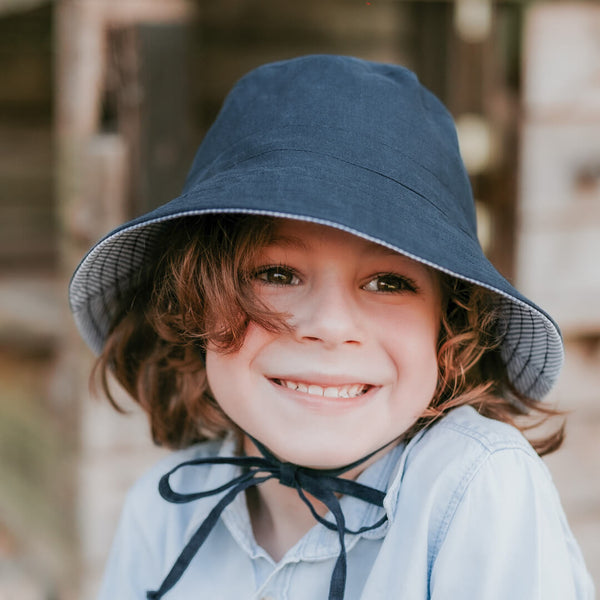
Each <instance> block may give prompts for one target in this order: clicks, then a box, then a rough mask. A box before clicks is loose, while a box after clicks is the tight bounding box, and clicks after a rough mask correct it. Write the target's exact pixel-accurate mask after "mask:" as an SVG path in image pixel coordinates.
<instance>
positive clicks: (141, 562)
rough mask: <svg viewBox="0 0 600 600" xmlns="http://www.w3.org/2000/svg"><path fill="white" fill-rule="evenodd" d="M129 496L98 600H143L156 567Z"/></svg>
mask: <svg viewBox="0 0 600 600" xmlns="http://www.w3.org/2000/svg"><path fill="white" fill-rule="evenodd" d="M136 504H137V502H136V501H135V499H134V494H133V492H132V491H130V492H129V494H128V496H127V498H126V501H125V504H124V506H123V510H122V512H121V518H120V520H119V524H118V527H117V531H116V534H115V537H114V539H113V543H112V548H111V551H110V555H109V558H108V562H107V564H106V568H105V571H104V578H103V580H102V585H101V588H100V594H99V596H98V600H115V598H127V599H128V600H138V599H139V600H146V591H147V590H150V589H154V588H153V587H152V584H153V582H155V581H156V577H157V573H160V567H159V565H158V564H157V557H156V552H154V551H153V550H152V544H151V543H150V540H149V539H148V538H147V533H146V532H145V530H144V527H143V525H142V523H141V522H140V518H139V515H140V511H139V510H138V509H137V508H136Z"/></svg>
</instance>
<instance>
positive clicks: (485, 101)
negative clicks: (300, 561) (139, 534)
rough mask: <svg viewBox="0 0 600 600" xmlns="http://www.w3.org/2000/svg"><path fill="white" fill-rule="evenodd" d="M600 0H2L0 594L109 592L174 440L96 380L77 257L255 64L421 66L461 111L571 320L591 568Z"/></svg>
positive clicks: (483, 220) (513, 262)
mask: <svg viewBox="0 0 600 600" xmlns="http://www.w3.org/2000/svg"><path fill="white" fill-rule="evenodd" d="M599 30H600V7H599V5H598V4H597V3H596V2H594V1H583V2H571V1H568V2H561V1H551V2H550V1H547V2H546V1H542V0H538V1H536V2H533V1H532V2H529V1H527V0H494V1H492V0H443V1H442V0H440V1H436V0H371V2H365V1H354V0H352V1H349V0H331V1H330V2H327V3H323V2H317V1H316V0H305V1H304V2H302V3H300V2H281V1H277V0H219V2H207V1H206V0H195V1H194V0H169V1H168V2H165V1H164V0H54V1H53V2H52V1H50V0H46V1H44V0H0V599H1V600H4V599H6V600H14V599H16V598H18V599H19V600H30V599H31V600H33V599H35V600H38V599H39V600H72V599H73V600H74V599H76V598H78V599H79V598H81V599H84V600H85V599H88V598H92V597H93V596H94V592H95V590H96V586H97V583H98V578H99V577H100V575H101V572H102V568H103V564H104V561H105V558H106V552H107V548H108V545H109V543H110V540H111V537H112V533H113V530H114V525H115V520H116V518H117V516H118V512H119V508H120V505H121V502H122V498H123V494H124V491H125V490H126V489H127V487H128V486H129V485H130V483H131V482H132V481H133V479H135V478H136V477H137V476H138V475H139V474H140V473H141V472H142V471H143V470H144V469H145V468H146V466H147V465H149V464H150V463H151V462H152V461H153V460H155V458H156V457H157V456H158V455H160V453H161V451H160V450H158V449H154V448H152V446H151V444H150V441H149V436H148V432H147V429H146V425H145V422H144V420H143V418H140V415H139V414H137V413H136V411H135V410H132V413H131V415H129V416H127V417H121V416H119V415H116V414H114V413H113V412H112V411H111V410H110V409H109V407H107V406H106V405H105V404H104V403H102V402H100V401H97V400H94V399H92V398H90V396H89V393H88V390H87V376H88V372H89V368H90V365H91V363H92V360H93V357H92V356H91V353H90V352H89V351H88V350H87V348H85V347H84V346H83V344H82V342H81V341H80V340H79V337H78V335H77V333H76V332H75V331H74V326H73V324H72V321H71V318H70V316H69V313H68V307H67V303H66V286H67V283H68V277H69V276H70V274H71V272H72V270H73V269H74V267H75V266H76V264H77V262H78V261H79V260H80V259H81V257H82V256H83V254H84V253H85V251H86V250H87V249H88V247H89V246H90V245H91V244H92V243H93V242H94V241H95V240H97V239H98V238H99V237H101V236H102V235H103V234H104V233H106V232H107V231H108V230H109V229H110V228H111V227H113V226H114V225H116V224H118V223H119V222H121V221H122V220H124V219H126V218H128V217H131V216H134V215H136V214H139V213H140V212H143V211H146V210H147V209H149V208H151V207H153V206H156V205H158V204H161V203H163V202H165V201H166V200H168V199H170V198H172V197H175V196H176V195H177V194H178V192H179V190H180V188H181V185H182V182H183V179H184V177H185V173H186V170H187V168H188V166H189V164H190V161H191V157H192V155H193V152H194V150H195V147H196V146H197V144H198V143H199V141H200V140H201V139H202V136H203V134H204V132H205V131H206V129H207V127H208V125H209V124H210V122H211V121H212V119H213V118H214V116H215V115H216V112H217V110H218V108H219V106H220V103H221V101H222V99H223V96H224V94H225V93H226V92H227V91H228V89H229V88H230V87H231V85H232V84H233V82H234V81H235V80H236V79H238V78H239V77H240V76H241V75H243V74H244V73H245V72H246V71H248V70H249V69H251V68H253V67H254V66H257V65H259V64H261V63H264V62H268V61H272V60H279V59H283V58H289V57H292V56H297V55H300V54H307V53H321V52H323V53H337V54H352V55H356V56H360V57H363V58H367V59H373V60H380V61H389V62H396V63H400V64H405V65H406V66H408V67H410V68H412V69H414V70H415V71H416V72H417V74H418V75H419V77H420V78H421V80H422V81H423V82H424V83H425V84H426V85H427V86H428V87H430V88H431V89H432V90H433V91H434V92H435V93H436V94H437V95H438V96H440V97H441V98H442V100H444V101H445V103H446V104H447V105H448V106H449V108H450V109H451V111H452V113H453V115H454V116H455V118H456V121H457V124H458V127H459V134H460V139H461V147H462V150H463V154H464V156H465V160H466V163H467V166H468V168H469V171H470V174H471V177H472V183H473V187H474V191H475V196H476V198H477V201H478V209H479V217H480V237H481V238H482V242H483V243H484V247H485V248H486V251H487V252H488V254H489V256H490V257H491V259H492V260H493V261H494V262H495V264H496V265H497V266H498V267H499V268H500V270H501V271H502V272H503V273H504V274H505V275H506V276H507V277H509V278H511V279H513V280H515V281H516V283H517V284H518V285H519V286H520V287H521V288H522V289H523V291H525V293H527V294H529V295H530V296H531V297H532V299H534V300H536V301H538V302H539V303H540V304H541V305H542V306H544V307H545V308H547V309H548V310H549V312H550V313H552V314H553V315H554V316H555V317H556V318H557V320H558V322H559V324H561V325H562V327H563V332H564V334H565V340H566V344H567V364H566V367H565V371H564V373H563V375H562V378H561V380H560V383H559V385H558V387H557V389H556V391H555V393H554V394H553V398H552V400H554V401H556V402H558V404H559V405H560V406H561V407H562V408H565V409H573V411H574V412H573V415H572V416H571V417H570V420H569V427H568V439H567V443H566V445H565V448H564V450H562V451H561V452H559V453H558V454H557V455H555V456H551V457H550V458H549V459H548V464H549V466H550V467H551V469H552V472H553V474H554V477H555V480H556V482H557V485H558V487H559V490H560V492H561V495H562V498H563V501H564V504H565V507H566V510H567V513H568V516H569V519H570V522H571V524H572V526H573V529H574V531H575V533H576V536H577V537H578V539H579V541H580V543H581V545H582V548H583V550H584V553H585V555H586V558H587V562H588V566H589V568H590V570H591V571H592V573H593V575H594V576H595V578H596V580H598V578H600V484H599V483H598V482H599V481H600V478H599V477H598V472H600V469H599V467H600V441H599V440H600V391H599V390H600V368H599V367H600V308H599V307H600V268H599V267H598V264H597V263H598V258H597V257H598V256H599V255H600V77H599V75H600V46H599V45H598V31H599Z"/></svg>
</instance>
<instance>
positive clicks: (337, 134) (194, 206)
mask: <svg viewBox="0 0 600 600" xmlns="http://www.w3.org/2000/svg"><path fill="white" fill-rule="evenodd" d="M209 213H213V214H214V213H248V214H258V215H272V216H275V217H286V218H291V219H300V220H303V221H310V222H315V223H320V224H323V225H329V226H331V227H336V228H338V229H342V230H344V231H347V232H350V233H352V234H355V235H357V236H360V237H362V238H365V239H367V240H371V241H373V242H376V243H378V244H381V245H383V246H386V247H388V248H392V249H393V250H396V251H398V252H400V253H402V254H405V255H407V256H409V257H410V258H413V259H415V260H418V261H420V262H422V263H424V264H427V265H429V266H431V267H434V268H436V269H438V270H440V271H443V272H445V273H448V274H450V275H453V276H455V277H458V278H460V279H463V280H466V281H470V282H472V283H475V284H478V285H480V286H483V287H485V288H488V289H490V290H493V291H494V292H496V293H497V294H498V301H499V304H500V308H501V327H502V332H503V341H502V345H501V349H500V350H501V356H502V359H503V361H504V362H505V364H506V366H507V372H508V375H509V378H510V380H511V382H512V384H513V385H514V386H515V388H516V389H517V390H518V391H520V392H522V393H524V394H526V395H528V396H530V397H532V398H534V399H538V400H539V399H542V397H543V396H544V395H545V394H546V393H547V392H548V391H549V390H550V388H551V387H552V385H553V384H554V382H555V380H556V378H557V376H558V372H559V370H560V367H561V365H562V361H563V345H562V339H561V335H560V331H559V329H558V327H557V325H556V324H555V323H554V321H553V320H552V319H551V318H550V317H549V316H548V315H547V314H546V313H545V312H544V311H543V310H542V309H540V308H539V307H537V306H536V305H535V304H534V303H532V302H531V301H530V300H528V299H527V298H525V297H524V296H523V295H521V294H520V293H519V292H518V291H517V290H516V289H515V288H514V287H513V286H512V285H511V284H510V283H509V282H508V281H507V280H506V279H505V278H504V277H502V276H501V275H500V273H498V271H497V270H496V269H495V268H494V267H493V265H492V264H491V263H490V262H489V261H488V259H487V258H486V257H485V255H484V253H483V251H482V249H481V246H480V244H479V241H478V239H477V231H476V220H475V209H474V202H473V196H472V192H471V187H470V183H469V179H468V176H467V173H466V172H465V168H464V166H463V163H462V160H461V157H460V153H459V149H458V143H457V138H456V131H455V127H454V123H453V120H452V117H451V116H450V114H449V113H448V111H447V110H446V108H445V107H444V106H443V105H442V104H441V102H440V101H439V100H438V99H437V98H436V97H435V96H433V94H431V93H430V92H429V91H428V90H427V89H425V88H424V87H423V86H422V85H421V84H420V83H419V81H418V79H417V78H416V76H415V75H414V74H413V73H412V72H411V71H409V70H407V69H405V68H403V67H400V66H397V65H389V64H380V63H374V62H368V61H364V60H360V59H356V58H351V57H344V56H328V55H323V56H305V57H300V58H296V59H292V60H288V61H282V62H278V63H272V64H267V65H264V66H262V67H259V68H258V69H255V70H254V71H251V72H250V73H249V74H247V75H246V76H245V77H243V78H242V79H241V80H240V81H239V82H238V83H237V84H236V85H235V87H234V88H233V90H232V91H231V92H230V94H229V95H228V97H227V98H226V100H225V103H224V105H223V107H222V109H221V112H220V113H219V116H218V117H217V119H216V121H215V123H214V124H213V126H212V127H211V129H210V130H209V132H208V133H207V135H206V137H205V139H204V141H203V142H202V145H201V146H200V148H199V150H198V153H197V155H196V158H195V159H194V162H193V164H192V168H191V170H190V172H189V175H188V178H187V181H186V184H185V187H184V190H183V193H182V194H181V195H180V196H179V197H177V198H175V199H174V200H172V201H171V202H169V203H167V204H165V205H163V206H161V207H159V208H157V209H156V210H154V211H152V212H149V213H147V214H145V215H142V216H140V217H138V218H136V219H134V220H132V221H130V222H128V223H126V224H124V225H122V226H120V227H118V228H117V229H115V230H114V231H112V232H111V233H109V234H108V235H107V236H106V237H105V238H104V239H102V240H101V241H99V242H98V243H97V244H96V245H95V246H94V247H93V248H92V249H91V250H90V251H89V253H88V254H87V255H86V256H85V258H84V259H83V260H82V262H81V264H80V265H79V267H78V268H77V270H76V271H75V273H74V275H73V278H72V280H71V283H70V304H71V309H72V311H73V314H74V317H75V321H76V323H77V326H78V327H79V330H80V332H81V334H82V336H83V338H84V340H85V341H86V342H87V343H88V344H89V346H90V347H91V348H92V349H93V350H94V351H95V352H96V353H99V352H101V350H102V347H103V345H104V341H105V339H106V336H107V335H108V333H109V328H110V325H111V322H112V320H113V318H114V317H115V313H116V310H117V299H118V298H119V297H121V295H122V293H123V292H124V291H125V290H127V289H128V287H129V286H130V284H131V281H132V280H133V279H134V274H137V273H138V272H139V271H140V270H141V269H143V267H144V265H145V262H146V261H147V259H148V256H149V255H150V254H151V252H152V248H153V244H154V242H155V240H156V239H157V238H159V237H160V236H161V231H162V229H163V227H164V224H165V223H166V222H167V221H171V220H173V219H179V218H185V217H186V216H197V215H202V214H209Z"/></svg>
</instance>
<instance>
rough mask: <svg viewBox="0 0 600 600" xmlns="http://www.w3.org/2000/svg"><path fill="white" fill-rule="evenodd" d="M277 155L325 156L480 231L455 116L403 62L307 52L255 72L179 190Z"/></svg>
mask: <svg viewBox="0 0 600 600" xmlns="http://www.w3.org/2000/svg"><path fill="white" fill-rule="evenodd" d="M280 151H287V152H293V151H297V152H311V153H323V154H326V155H327V156H328V158H332V157H333V158H337V159H339V160H341V161H346V162H348V163H351V164H353V165H355V166H358V167H360V168H363V169H368V170H370V171H374V172H377V173H379V174H381V175H382V176H384V177H389V178H391V179H394V180H396V181H398V182H401V183H403V184H404V185H406V186H407V187H410V188H411V189H413V190H414V191H416V192H417V193H418V194H421V195H422V196H423V197H424V201H427V202H430V203H433V204H435V206H436V207H437V208H438V209H439V210H440V211H441V212H442V213H444V215H446V217H447V218H448V219H449V221H451V223H452V224H453V225H454V226H455V227H458V228H460V229H462V230H463V231H465V232H467V233H468V234H469V235H470V236H471V237H473V238H476V237H477V234H476V219H475V210H474V204H473V198H472V192H471V187H470V183H469V178H468V176H467V173H466V171H465V168H464V165H463V162H462V159H461V157H460V152H459V148H458V141H457V136H456V130H455V127H454V122H453V120H452V117H451V115H450V114H449V113H448V111H447V110H446V108H445V107H444V106H443V104H442V103H441V102H440V101H439V100H438V99H437V98H436V97H435V96H434V95H433V94H432V93H431V92H429V91H428V90H427V89H426V88H425V87H423V86H422V85H421V84H420V83H419V81H418V79H417V77H416V76H415V75H414V73H412V72H411V71H409V70H408V69H405V68H404V67H401V66H397V65H386V64H380V63H372V62H368V61H365V60H361V59H357V58H353V57H345V56H332V55H313V56H305V57H301V58H296V59H292V60H287V61H282V62H278V63H271V64H268V65H264V66H261V67H258V68H257V69H255V70H253V71H251V72H250V73H248V74H247V75H246V76H244V77H243V78H242V79H241V80H240V81H239V82H238V83H237V84H236V85H235V86H234V88H233V89H232V91H231V92H230V93H229V95H228V96H227V98H226V100H225V102H224V104H223V107H222V109H221V111H220V113H219V116H218V118H217V119H216V121H215V123H214V124H213V126H212V127H211V129H210V130H209V132H208V133H207V135H206V137H205V139H204V141H203V143H202V145H201V146H200V149H199V150H198V153H197V155H196V158H195V160H194V163H193V165H192V168H191V170H190V172H189V174H188V179H187V181H186V185H185V188H184V193H186V192H190V191H193V189H194V187H195V186H197V185H198V184H200V183H205V182H206V181H207V180H208V179H210V178H218V177H219V175H220V174H222V173H223V172H225V171H228V170H231V169H235V167H236V165H238V164H240V163H241V162H244V161H247V160H252V159H257V158H258V157H264V156H266V155H267V154H268V153H273V152H280ZM372 201H373V200H372V199H371V202H372ZM264 208H265V209H266V210H269V209H271V210H272V209H274V208H276V207H274V206H265V207H264Z"/></svg>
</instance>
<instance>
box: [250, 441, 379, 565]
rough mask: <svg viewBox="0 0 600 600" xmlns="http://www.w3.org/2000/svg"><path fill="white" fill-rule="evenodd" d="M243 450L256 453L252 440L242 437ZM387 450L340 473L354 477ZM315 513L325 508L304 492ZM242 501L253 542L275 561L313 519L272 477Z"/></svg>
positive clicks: (295, 495)
mask: <svg viewBox="0 0 600 600" xmlns="http://www.w3.org/2000/svg"><path fill="white" fill-rule="evenodd" d="M243 449H244V453H245V454H246V456H260V452H259V451H258V449H257V448H256V446H255V445H254V444H253V443H252V441H251V440H250V439H249V438H248V437H247V436H244V440H243ZM388 450H389V447H385V448H383V449H382V450H380V451H379V452H377V453H376V454H374V455H373V456H371V457H370V458H369V459H368V460H366V461H365V462H364V463H361V464H360V465H358V466H356V467H354V468H353V469H351V470H350V471H348V472H346V473H344V474H343V475H342V477H343V478H344V479H356V478H357V477H358V476H359V475H360V473H362V471H364V469H366V468H367V467H368V466H369V465H371V464H372V463H374V462H375V461H377V460H378V459H379V458H380V457H381V456H382V455H383V454H385V453H386V452H387V451H388ZM306 497H307V498H308V500H309V501H310V502H311V503H312V505H313V507H314V509H315V511H316V513H317V514H318V515H320V516H321V517H324V516H325V515H326V514H327V512H328V509H327V507H326V506H325V504H323V503H322V502H320V501H319V500H317V499H316V498H314V497H312V496H311V495H310V494H308V493H307V494H306ZM246 502H247V505H248V512H249V514H250V522H251V524H252V531H253V533H254V538H255V539H256V542H257V543H258V544H259V545H260V546H261V547H262V548H263V549H264V550H265V551H266V552H267V553H268V554H269V556H271V558H272V559H273V560H275V561H279V560H281V559H282V558H283V556H284V555H285V553H286V552H287V551H288V550H289V549H290V548H292V547H293V546H294V545H295V544H296V543H297V542H298V541H299V540H300V539H301V538H302V537H303V536H304V535H305V534H306V533H308V531H309V530H310V529H312V528H313V527H314V526H315V525H316V524H317V521H316V520H315V518H314V517H313V515H312V513H311V512H310V510H309V509H308V507H307V506H306V504H305V503H304V502H303V501H302V499H301V498H300V496H299V495H298V492H297V491H296V490H295V489H294V488H291V487H287V486H285V485H281V483H280V482H279V481H277V480H276V479H270V480H269V481H265V482H264V483H262V484H261V485H260V486H256V487H251V488H249V489H248V490H246Z"/></svg>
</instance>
